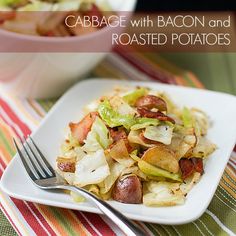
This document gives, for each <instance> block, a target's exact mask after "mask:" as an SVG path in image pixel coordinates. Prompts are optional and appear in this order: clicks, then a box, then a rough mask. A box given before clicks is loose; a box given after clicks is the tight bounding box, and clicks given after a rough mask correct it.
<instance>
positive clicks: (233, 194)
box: [220, 180, 236, 198]
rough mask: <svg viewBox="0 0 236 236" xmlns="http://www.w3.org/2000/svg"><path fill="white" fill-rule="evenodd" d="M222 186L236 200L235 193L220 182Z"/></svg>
mask: <svg viewBox="0 0 236 236" xmlns="http://www.w3.org/2000/svg"><path fill="white" fill-rule="evenodd" d="M220 185H221V186H222V187H223V188H224V189H225V190H226V191H227V192H228V193H229V194H230V195H232V197H233V198H236V195H235V193H234V192H233V191H232V189H230V188H229V187H228V186H227V185H226V184H225V183H224V182H223V181H222V180H221V181H220Z"/></svg>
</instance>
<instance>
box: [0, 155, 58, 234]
mask: <svg viewBox="0 0 236 236" xmlns="http://www.w3.org/2000/svg"><path fill="white" fill-rule="evenodd" d="M0 164H1V165H2V167H3V168H4V169H5V168H6V165H5V163H4V162H3V160H2V159H1V158H0ZM2 174H3V171H2V170H1V169H0V176H2ZM11 200H12V201H13V202H14V204H15V206H16V207H17V208H18V209H19V210H20V212H21V214H23V213H25V209H27V210H28V213H27V214H25V215H24V214H23V216H24V218H25V220H26V221H27V222H28V223H29V222H32V221H33V223H34V224H33V227H32V229H33V230H34V229H35V228H36V229H37V228H38V227H39V226H40V228H41V229H40V230H41V231H42V230H43V231H45V230H44V229H43V228H42V226H41V225H40V224H39V223H38V221H37V220H36V218H35V217H34V216H33V215H32V213H31V212H30V211H29V209H28V208H27V206H26V203H25V202H24V201H20V200H16V199H15V198H11ZM28 206H29V207H30V208H31V210H32V211H33V212H34V214H35V215H36V216H37V217H38V218H39V220H40V221H41V223H42V224H43V226H44V227H45V228H46V229H47V230H48V232H49V233H50V234H51V235H56V233H55V232H54V231H53V230H52V228H51V227H50V225H49V224H48V223H47V221H46V220H45V219H44V217H43V216H42V214H41V213H40V212H39V211H38V209H37V208H36V207H35V206H34V204H33V203H31V202H28ZM35 233H37V231H35ZM45 235H47V233H46V232H45Z"/></svg>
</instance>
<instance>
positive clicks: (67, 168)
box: [57, 157, 76, 173]
mask: <svg viewBox="0 0 236 236" xmlns="http://www.w3.org/2000/svg"><path fill="white" fill-rule="evenodd" d="M75 161H76V160H75V158H65V157H58V158H57V167H58V169H60V170H61V171H63V172H71V173H74V172H75Z"/></svg>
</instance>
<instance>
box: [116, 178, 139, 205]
mask: <svg viewBox="0 0 236 236" xmlns="http://www.w3.org/2000/svg"><path fill="white" fill-rule="evenodd" d="M142 197H143V192H142V184H141V181H140V180H139V178H138V177H137V176H136V175H129V176H123V177H121V178H120V179H118V180H117V181H116V183H115V186H114V188H113V190H112V198H113V199H114V200H116V201H118V202H123V203H130V204H139V203H142Z"/></svg>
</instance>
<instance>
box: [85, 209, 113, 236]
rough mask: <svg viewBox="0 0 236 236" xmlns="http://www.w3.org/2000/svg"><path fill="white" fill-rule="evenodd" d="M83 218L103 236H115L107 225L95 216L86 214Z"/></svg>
mask: <svg viewBox="0 0 236 236" xmlns="http://www.w3.org/2000/svg"><path fill="white" fill-rule="evenodd" d="M85 216H86V217H87V218H88V219H89V221H90V222H93V225H94V226H95V227H96V229H97V230H98V231H99V232H100V233H101V234H102V235H103V236H116V234H115V233H114V231H113V230H112V229H111V228H110V227H109V226H108V224H107V223H106V222H105V221H104V220H103V219H102V218H101V217H100V216H99V215H97V214H93V213H89V212H86V214H85Z"/></svg>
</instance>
